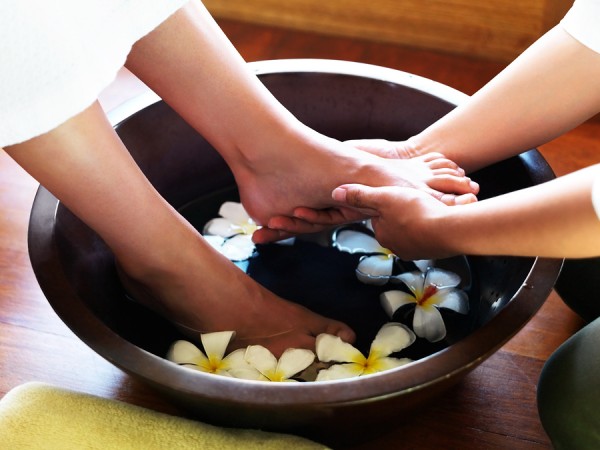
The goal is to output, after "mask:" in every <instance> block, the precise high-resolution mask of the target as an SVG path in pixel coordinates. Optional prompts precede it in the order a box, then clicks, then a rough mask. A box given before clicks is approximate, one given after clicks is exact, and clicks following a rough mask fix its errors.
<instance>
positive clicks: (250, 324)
mask: <svg viewBox="0 0 600 450" xmlns="http://www.w3.org/2000/svg"><path fill="white" fill-rule="evenodd" d="M373 153H377V152H376V151H373V150H372V147H369V151H361V150H357V149H356V148H354V147H351V146H349V145H346V144H342V143H340V142H337V141H334V140H328V139H325V141H324V142H323V141H322V140H321V141H320V142H318V143H317V144H316V145H313V146H311V145H308V146H306V145H304V146H303V147H302V148H301V147H300V146H299V147H298V152H296V153H294V149H293V148H289V147H288V148H287V149H286V153H285V157H276V158H273V157H272V155H270V157H265V158H260V157H257V158H255V159H253V160H251V161H249V163H248V164H245V165H243V166H240V167H235V168H233V171H234V174H235V177H236V181H237V183H238V186H239V188H240V195H241V198H242V203H243V204H244V205H245V207H246V208H247V210H248V212H249V213H250V214H251V215H252V216H253V217H254V218H256V220H257V221H258V222H259V223H261V224H268V223H269V220H270V219H271V218H272V217H274V216H292V215H293V213H294V209H295V207H299V206H308V207H311V208H316V209H322V208H333V209H332V211H336V213H339V210H336V209H335V208H336V206H337V205H336V204H335V203H334V201H333V200H332V198H331V192H332V190H333V189H334V188H335V187H337V186H339V185H341V184H344V183H348V182H358V183H362V184H366V185H371V186H382V185H401V186H409V187H412V188H415V189H420V190H423V191H425V192H428V193H430V194H431V195H433V196H435V197H437V198H439V199H441V200H442V201H444V202H446V203H449V204H453V203H455V202H456V199H457V198H458V199H459V202H461V203H464V202H468V201H472V200H474V199H475V196H474V195H475V194H476V193H477V186H476V185H475V184H474V183H472V182H471V181H470V179H469V178H468V177H466V176H465V174H464V171H463V170H462V169H460V168H459V167H458V166H457V165H456V164H455V163H453V162H452V161H449V160H448V159H446V158H444V157H443V156H442V155H439V154H430V155H425V156H420V157H416V158H412V159H389V158H381V157H379V156H377V155H375V154H373ZM265 156H267V155H265ZM360 215H361V214H360V212H350V211H342V212H341V213H340V214H339V215H338V216H336V217H340V218H346V219H357V218H359V217H360ZM340 220H342V219H340ZM276 236H277V234H276V233H275V234H269V231H268V230H266V232H265V233H264V234H263V235H262V236H261V238H262V240H268V239H270V238H272V237H276ZM168 239H169V243H168V245H167V244H165V245H164V246H160V245H159V246H157V247H158V248H159V249H160V248H165V249H177V251H166V252H165V254H161V255H159V256H158V257H157V258H156V259H155V260H154V261H153V262H152V264H144V263H142V264H141V265H140V261H136V258H135V257H133V258H132V256H131V255H117V259H118V260H119V263H120V265H121V268H122V269H123V271H124V272H125V273H127V274H128V275H126V276H125V275H124V276H123V277H122V280H123V283H124V284H125V287H126V289H127V290H128V291H129V293H130V294H131V295H132V296H133V297H135V298H136V299H137V300H138V301H140V302H141V303H143V304H145V305H146V306H148V307H150V308H151V309H153V310H155V311H157V312H159V313H161V314H163V315H164V316H165V317H167V318H168V319H169V320H171V321H172V322H173V323H175V324H177V325H178V326H179V328H180V329H181V330H182V331H184V332H185V333H186V334H187V335H188V336H189V337H191V338H192V339H194V338H196V340H197V338H198V334H199V333H202V332H204V333H206V332H211V331H222V330H234V331H235V332H236V338H235V339H234V340H233V341H232V344H231V345H232V348H239V347H245V346H247V345H250V344H260V345H263V346H265V347H267V348H269V349H270V350H271V351H272V352H273V353H274V354H275V355H280V354H281V353H282V352H283V351H284V350H285V349H287V348H290V347H295V348H310V349H312V348H314V342H315V338H316V336H317V335H319V334H320V333H329V334H333V335H337V336H339V337H341V338H342V339H343V340H345V341H347V342H353V341H354V338H355V335H354V332H353V331H352V330H351V329H350V328H349V327H348V326H347V325H345V324H343V323H341V322H338V321H335V320H332V319H328V318H325V317H322V316H319V315H317V314H315V313H313V312H311V311H309V310H307V309H305V308H303V307H301V306H299V305H297V304H295V303H292V302H288V301H286V300H284V299H281V298H279V297H278V296H276V295H274V294H273V293H271V292H270V291H268V290H266V289H264V288H263V287H262V286H260V285H258V284H257V283H256V282H254V281H253V280H251V279H250V278H249V277H248V276H246V275H245V274H244V273H242V272H241V271H240V270H239V269H237V268H236V267H234V266H233V264H232V263H230V262H229V261H228V260H226V259H225V258H223V257H222V256H221V255H220V254H218V253H217V252H216V251H214V249H212V248H211V247H210V246H209V245H208V244H207V243H206V242H204V240H203V239H202V238H201V236H200V235H199V234H198V233H197V232H196V231H195V230H193V229H192V228H191V227H190V226H189V224H187V223H186V222H185V220H184V219H183V218H181V217H179V216H178V215H176V214H174V217H173V224H172V225H171V227H170V230H169V235H168ZM121 256H122V257H121Z"/></svg>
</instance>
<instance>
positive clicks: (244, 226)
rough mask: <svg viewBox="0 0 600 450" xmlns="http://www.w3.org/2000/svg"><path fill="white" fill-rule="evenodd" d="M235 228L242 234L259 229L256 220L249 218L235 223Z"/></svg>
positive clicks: (251, 232)
mask: <svg viewBox="0 0 600 450" xmlns="http://www.w3.org/2000/svg"><path fill="white" fill-rule="evenodd" d="M233 229H234V230H236V231H237V230H239V231H240V232H241V233H242V234H253V233H254V232H255V231H256V230H258V225H257V224H256V222H254V220H252V219H248V220H247V221H246V222H244V223H238V224H235V225H233Z"/></svg>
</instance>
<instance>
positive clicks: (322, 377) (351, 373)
mask: <svg viewBox="0 0 600 450" xmlns="http://www.w3.org/2000/svg"><path fill="white" fill-rule="evenodd" d="M362 373H363V367H362V366H361V365H360V364H354V363H350V364H334V365H333V366H331V367H330V368H329V369H323V370H320V371H319V374H318V375H317V379H316V380H315V381H330V380H342V379H344V378H356V377H359V376H361V375H362Z"/></svg>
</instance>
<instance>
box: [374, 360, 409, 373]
mask: <svg viewBox="0 0 600 450" xmlns="http://www.w3.org/2000/svg"><path fill="white" fill-rule="evenodd" d="M411 362H413V360H412V359H410V358H390V357H385V358H379V359H378V360H377V363H376V364H374V365H373V368H372V369H367V370H365V372H364V373H363V375H368V374H370V373H377V372H383V371H384V370H390V369H394V368H395V367H400V366H405V365H406V364H408V363H411Z"/></svg>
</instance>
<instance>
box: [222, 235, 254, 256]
mask: <svg viewBox="0 0 600 450" xmlns="http://www.w3.org/2000/svg"><path fill="white" fill-rule="evenodd" d="M255 249H256V246H255V245H254V242H252V235H250V234H238V235H235V236H233V237H232V238H229V239H227V240H226V241H225V242H223V245H222V246H221V249H220V250H219V251H220V252H221V253H222V254H223V255H224V256H225V257H226V258H227V259H229V260H231V261H245V260H246V259H248V258H250V257H251V256H252V255H253V254H254V250H255Z"/></svg>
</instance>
